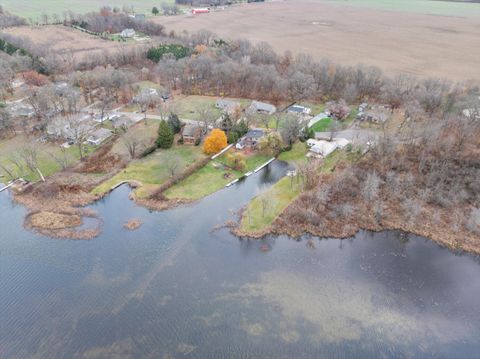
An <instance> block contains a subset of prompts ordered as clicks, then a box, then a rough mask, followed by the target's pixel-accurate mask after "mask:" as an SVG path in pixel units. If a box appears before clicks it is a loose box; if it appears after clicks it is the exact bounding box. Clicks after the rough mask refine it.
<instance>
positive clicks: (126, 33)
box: [120, 29, 136, 39]
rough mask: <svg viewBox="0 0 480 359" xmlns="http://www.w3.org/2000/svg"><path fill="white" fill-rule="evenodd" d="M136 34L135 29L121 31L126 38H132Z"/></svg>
mask: <svg viewBox="0 0 480 359" xmlns="http://www.w3.org/2000/svg"><path fill="white" fill-rule="evenodd" d="M135 35H136V33H135V30H134V29H123V30H122V32H121V33H120V36H121V37H123V38H124V39H128V38H132V37H134V36H135Z"/></svg>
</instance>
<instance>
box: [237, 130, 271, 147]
mask: <svg viewBox="0 0 480 359" xmlns="http://www.w3.org/2000/svg"><path fill="white" fill-rule="evenodd" d="M264 135H265V132H264V131H263V130H262V129H253V130H250V131H248V132H247V133H246V134H245V136H243V137H242V138H241V139H240V140H239V141H238V143H237V144H236V145H235V148H236V149H238V150H243V149H244V148H247V149H255V148H256V147H257V144H258V142H259V141H260V139H261V138H262V137H263V136H264Z"/></svg>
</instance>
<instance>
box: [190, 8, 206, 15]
mask: <svg viewBox="0 0 480 359" xmlns="http://www.w3.org/2000/svg"><path fill="white" fill-rule="evenodd" d="M209 12H210V9H209V8H208V7H204V8H198V9H192V14H194V15H195V14H208V13H209Z"/></svg>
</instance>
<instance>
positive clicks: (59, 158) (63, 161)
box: [47, 147, 70, 170]
mask: <svg viewBox="0 0 480 359" xmlns="http://www.w3.org/2000/svg"><path fill="white" fill-rule="evenodd" d="M47 153H48V154H49V155H50V157H52V158H53V159H54V160H55V162H57V163H58V164H59V165H60V167H61V168H62V170H64V169H66V168H67V167H68V165H69V162H70V161H69V159H68V154H67V150H66V148H64V147H60V154H57V153H55V152H47Z"/></svg>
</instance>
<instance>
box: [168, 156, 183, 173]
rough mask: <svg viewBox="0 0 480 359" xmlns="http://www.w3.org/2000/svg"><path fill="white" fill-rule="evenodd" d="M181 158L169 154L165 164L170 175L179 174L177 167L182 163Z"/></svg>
mask: <svg viewBox="0 0 480 359" xmlns="http://www.w3.org/2000/svg"><path fill="white" fill-rule="evenodd" d="M180 162H181V158H180V157H178V156H169V157H168V158H167V160H166V162H165V165H166V166H167V168H168V170H169V172H170V176H171V177H175V175H176V174H177V169H178V167H179V165H180Z"/></svg>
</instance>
